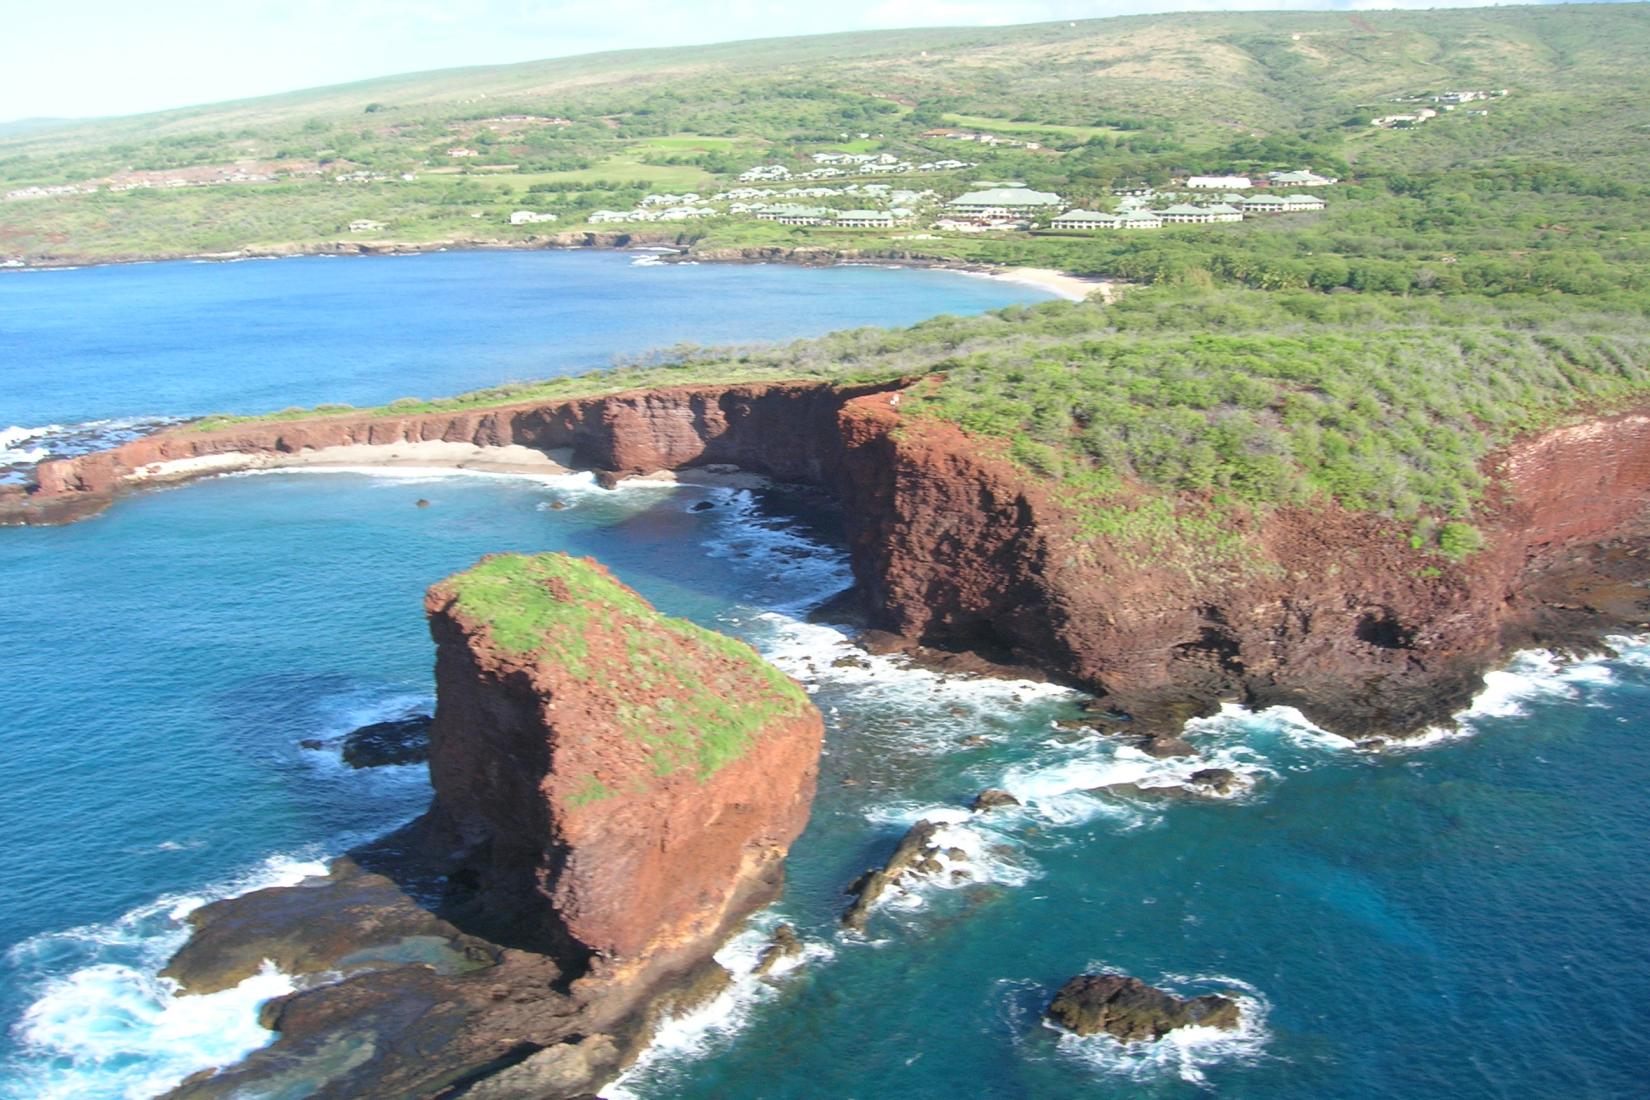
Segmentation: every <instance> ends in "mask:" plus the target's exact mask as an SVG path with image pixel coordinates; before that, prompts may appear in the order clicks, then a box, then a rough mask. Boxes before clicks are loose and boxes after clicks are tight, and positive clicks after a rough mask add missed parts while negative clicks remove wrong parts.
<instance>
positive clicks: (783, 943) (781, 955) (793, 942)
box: [752, 924, 802, 978]
mask: <svg viewBox="0 0 1650 1100" xmlns="http://www.w3.org/2000/svg"><path fill="white" fill-rule="evenodd" d="M801 957H802V940H801V939H800V938H798V937H797V934H796V929H794V928H792V927H791V926H790V925H788V924H781V925H780V926H779V927H777V928H775V929H774V930H773V935H772V936H771V937H769V939H768V946H766V947H764V948H763V949H762V954H760V955H758V956H757V959H756V969H755V970H754V971H753V972H752V973H754V974H755V975H756V976H757V977H759V978H761V977H766V976H767V975H768V974H771V973H772V972H773V969H774V967H776V966H778V965H779V964H780V963H782V962H784V961H785V960H786V959H796V958H801Z"/></svg>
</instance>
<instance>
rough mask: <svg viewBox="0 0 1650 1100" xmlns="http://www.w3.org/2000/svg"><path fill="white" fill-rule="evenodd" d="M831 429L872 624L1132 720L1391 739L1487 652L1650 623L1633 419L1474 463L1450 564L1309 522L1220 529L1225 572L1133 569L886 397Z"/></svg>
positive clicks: (1155, 561) (1377, 533)
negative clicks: (1272, 725)
mask: <svg viewBox="0 0 1650 1100" xmlns="http://www.w3.org/2000/svg"><path fill="white" fill-rule="evenodd" d="M842 432H843V437H844V445H845V448H846V458H845V462H844V467H843V469H844V479H845V482H846V484H845V489H844V494H843V495H844V498H845V499H846V500H848V501H850V502H851V504H850V507H851V508H852V509H853V515H854V517H855V519H856V521H857V522H856V523H855V525H854V528H853V536H852V537H853V551H854V556H855V565H856V573H857V574H858V576H859V577H860V578H861V580H862V583H863V584H864V585H865V586H866V589H867V595H868V597H869V600H870V603H871V605H872V607H873V608H875V609H876V611H877V612H878V613H879V614H880V615H881V616H882V619H883V625H885V626H886V627H887V628H888V629H889V630H892V631H894V632H896V633H898V634H899V635H901V636H903V637H905V638H907V639H910V640H913V641H918V640H920V641H926V642H930V643H938V644H942V645H956V646H964V647H983V648H986V649H988V650H994V651H996V652H999V653H1003V654H1007V655H1010V656H1011V657H1012V658H1014V659H1016V660H1020V661H1026V662H1030V663H1035V664H1039V665H1041V666H1043V667H1045V668H1049V669H1053V670H1056V671H1058V672H1059V673H1061V674H1063V675H1065V676H1067V677H1069V678H1070V679H1072V680H1073V681H1075V682H1077V683H1079V684H1081V685H1083V686H1085V687H1087V688H1089V689H1090V690H1092V691H1094V692H1096V693H1097V694H1099V695H1101V696H1102V697H1104V700H1105V702H1107V703H1109V704H1110V705H1111V706H1113V707H1115V708H1116V709H1118V710H1122V711H1124V712H1129V713H1133V714H1135V715H1136V716H1137V717H1140V718H1145V719H1147V720H1149V721H1157V722H1162V723H1168V724H1174V725H1177V724H1178V723H1179V722H1180V721H1182V720H1183V719H1184V718H1185V717H1187V716H1188V715H1189V714H1190V713H1195V712H1197V711H1206V710H1209V709H1211V708H1213V707H1214V706H1215V705H1217V704H1218V703H1219V702H1220V701H1223V700H1230V701H1241V702H1244V703H1248V704H1250V705H1255V706H1268V705H1289V706H1295V707H1299V708H1300V709H1302V710H1303V711H1305V713H1306V714H1307V715H1308V716H1309V717H1312V718H1313V719H1315V720H1316V721H1318V722H1319V723H1320V724H1322V725H1324V726H1326V727H1327V728H1329V729H1332V730H1335V731H1336V732H1339V733H1343V734H1346V735H1349V736H1361V735H1395V734H1402V733H1406V732H1410V731H1412V730H1414V729H1415V728H1417V727H1419V726H1422V725H1424V724H1427V723H1430V722H1434V721H1437V720H1439V719H1442V718H1444V717H1445V716H1447V715H1448V714H1449V713H1450V712H1452V711H1453V710H1455V709H1458V708H1459V707H1460V706H1462V705H1463V704H1465V703H1466V702H1467V700H1468V699H1469V698H1470V697H1471V695H1472V694H1473V693H1474V691H1475V690H1476V689H1477V688H1478V686H1479V685H1480V683H1481V676H1482V674H1483V672H1484V671H1485V670H1486V669H1487V668H1488V667H1489V666H1490V665H1491V664H1492V663H1494V662H1495V661H1496V660H1498V659H1499V658H1501V657H1502V656H1503V655H1504V654H1505V653H1506V651H1507V650H1508V649H1509V648H1510V647H1514V646H1519V645H1527V644H1532V643H1536V644H1552V643H1556V644H1565V645H1567V644H1576V643H1581V642H1583V641H1585V640H1587V639H1590V638H1591V639H1596V638H1597V636H1598V634H1599V633H1600V631H1601V629H1603V628H1608V627H1610V626H1612V625H1616V624H1626V625H1633V626H1636V625H1639V624H1640V623H1641V622H1644V621H1650V604H1647V603H1646V602H1645V600H1644V595H1645V593H1644V590H1643V589H1642V588H1635V587H1634V586H1633V584H1632V582H1633V581H1634V580H1635V579H1643V578H1644V577H1645V576H1646V575H1650V570H1646V569H1644V568H1643V567H1642V566H1641V565H1639V563H1638V559H1637V557H1636V549H1637V548H1641V547H1642V546H1643V545H1644V542H1645V540H1646V538H1647V537H1650V524H1647V522H1646V521H1647V514H1646V504H1647V502H1650V416H1646V415H1643V414H1640V413H1627V414H1621V415H1617V416H1611V417H1605V418H1598V419H1595V420H1591V421H1588V422H1586V423H1584V424H1580V425H1576V426H1572V427H1566V428H1561V429H1557V430H1554V431H1551V432H1547V433H1544V434H1542V435H1539V436H1535V437H1532V438H1529V439H1526V440H1524V441H1522V442H1520V443H1519V444H1517V445H1515V446H1513V447H1510V448H1508V449H1507V450H1506V451H1504V452H1503V453H1501V454H1499V455H1497V456H1495V458H1494V459H1493V461H1492V462H1490V463H1489V464H1487V465H1488V469H1487V472H1488V474H1489V476H1490V482H1491V484H1492V486H1493V489H1492V494H1491V502H1492V503H1491V506H1490V507H1489V508H1488V509H1487V515H1486V517H1485V520H1484V527H1485V529H1486V533H1487V536H1488V544H1487V546H1486V548H1485V549H1484V550H1483V551H1481V552H1480V553H1478V554H1475V555H1473V556H1472V557H1471V558H1470V559H1468V560H1467V561H1466V562H1464V563H1450V562H1446V561H1443V560H1442V559H1440V558H1438V557H1436V556H1432V555H1427V554H1423V553H1420V552H1418V551H1414V550H1411V549H1409V548H1408V546H1407V544H1406V540H1405V538H1404V532H1402V531H1400V530H1397V529H1394V528H1392V527H1391V526H1390V525H1389V524H1388V523H1387V522H1386V521H1384V520H1382V519H1381V518H1380V517H1375V516H1369V515H1364V514H1358V513H1352V512H1347V511H1345V510H1342V509H1339V508H1335V507H1332V506H1322V507H1315V508H1312V509H1281V510H1278V511H1275V512H1271V513H1268V514H1265V515H1263V516H1258V517H1251V518H1250V519H1248V520H1247V521H1243V520H1240V521H1239V522H1240V523H1246V525H1247V529H1246V530H1245V531H1244V534H1245V535H1246V536H1247V537H1248V545H1249V546H1250V547H1251V548H1252V550H1253V552H1252V554H1251V555H1249V556H1246V557H1244V558H1242V559H1238V560H1226V561H1211V562H1207V563H1199V562H1196V561H1195V560H1191V559H1189V558H1188V557H1186V556H1183V555H1179V554H1176V553H1174V552H1172V550H1171V551H1170V552H1165V553H1155V552H1150V551H1142V550H1140V549H1138V548H1131V547H1129V546H1127V545H1120V544H1118V543H1117V542H1115V541H1110V540H1107V539H1104V538H1094V537H1091V536H1088V535H1086V534H1084V532H1083V530H1082V526H1081V523H1080V522H1079V517H1078V516H1076V515H1075V514H1073V512H1072V511H1071V510H1070V509H1069V508H1068V507H1066V506H1064V505H1062V504H1061V503H1060V502H1059V501H1057V500H1056V499H1054V497H1053V494H1052V493H1051V491H1050V487H1049V486H1047V485H1046V484H1045V483H1042V482H1040V481H1039V480H1038V479H1036V478H1033V477H1030V476H1028V475H1026V474H1025V473H1024V472H1023V471H1021V470H1020V469H1019V468H1017V467H1015V466H1014V465H1013V464H1011V463H1009V462H1008V461H1006V460H1005V459H1003V458H1002V457H1000V453H999V452H998V451H997V450H996V449H994V448H992V447H990V446H988V445H982V444H981V443H980V441H977V440H973V439H970V438H969V437H967V436H966V435H965V434H964V433H962V432H961V431H959V430H958V429H956V428H955V427H954V426H951V425H948V424H944V423H939V422H934V421H925V420H912V419H910V418H907V417H902V416H901V415H900V413H899V411H898V399H897V395H894V394H875V395H865V396H861V397H859V398H856V399H854V400H852V401H850V402H848V403H847V405H845V407H844V410H843V415H842ZM1605 574H1608V576H1607V577H1604V575H1605ZM1601 577H1604V580H1605V581H1606V582H1607V583H1602V584H1601V583H1600V578H1601ZM1578 584H1579V585H1581V586H1582V588H1583V589H1584V591H1582V592H1581V594H1580V595H1578V594H1577V593H1578V589H1577V585H1578ZM1543 591H1545V592H1546V595H1545V596H1543V595H1542V592H1543Z"/></svg>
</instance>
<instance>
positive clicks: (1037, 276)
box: [965, 267, 1118, 303]
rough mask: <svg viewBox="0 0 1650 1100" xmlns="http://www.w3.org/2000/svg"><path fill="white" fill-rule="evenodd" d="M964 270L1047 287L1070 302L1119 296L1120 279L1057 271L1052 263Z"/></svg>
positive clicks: (1102, 299)
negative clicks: (976, 270)
mask: <svg viewBox="0 0 1650 1100" xmlns="http://www.w3.org/2000/svg"><path fill="white" fill-rule="evenodd" d="M965 273H966V274H971V275H972V274H977V275H979V276H981V277H982V278H986V279H996V280H998V281H999V282H1005V283H1018V284H1019V285H1021V286H1034V287H1036V288H1037V289H1039V290H1046V291H1048V292H1049V293H1050V294H1058V295H1059V296H1060V297H1062V298H1064V299H1066V300H1067V301H1070V302H1082V301H1086V300H1088V298H1090V297H1091V296H1096V295H1098V297H1099V298H1100V300H1101V301H1102V302H1108V303H1109V302H1112V301H1114V300H1115V299H1116V298H1117V290H1118V283H1117V282H1116V281H1115V280H1112V279H1096V278H1090V277H1089V276H1085V275H1070V274H1067V273H1066V272H1064V271H1056V270H1055V269H1054V268H1051V267H1005V268H997V269H990V270H984V271H978V272H973V271H970V272H965Z"/></svg>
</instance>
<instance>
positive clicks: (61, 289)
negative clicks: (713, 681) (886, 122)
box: [0, 252, 1048, 468]
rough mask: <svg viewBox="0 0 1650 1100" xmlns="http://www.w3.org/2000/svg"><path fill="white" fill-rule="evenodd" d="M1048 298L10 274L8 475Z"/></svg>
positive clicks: (772, 275)
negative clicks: (637, 362)
mask: <svg viewBox="0 0 1650 1100" xmlns="http://www.w3.org/2000/svg"><path fill="white" fill-rule="evenodd" d="M1047 297H1048V295H1047V294H1044V293H1043V292H1041V291H1038V290H1034V289H1031V288H1027V287H1022V286H1016V285H1013V284H1010V283H1004V282H1001V281H991V280H985V279H978V278H968V277H965V276H961V275H958V274H956V273H954V272H946V271H922V270H896V269H891V268H885V267H873V266H843V267H830V268H800V267H794V266H781V265H734V264H720V265H718V264H705V265H700V264H687V265H681V264H664V263H658V262H657V261H656V260H653V259H651V258H648V257H639V256H637V255H634V254H625V253H613V252H607V253H602V252H446V253H431V254H422V255H414V256H383V257H372V258H361V257H349V258H338V257H324V256H307V257H300V258H295V259H285V260H248V261H243V262H239V263H232V264H224V263H205V262H202V263H164V264H144V265H138V266H131V267H93V268H82V269H78V270H67V271H50V270H48V271H22V272H0V363H3V364H4V365H5V368H4V369H5V394H4V396H3V398H0V468H3V467H5V466H6V464H7V463H8V462H9V461H21V460H22V459H24V458H26V457H30V456H36V457H37V456H38V453H39V452H41V451H42V450H43V449H48V448H49V449H52V450H54V451H57V452H60V453H73V452H76V451H78V450H84V449H89V448H90V447H91V446H98V445H103V444H105V443H107V442H108V441H110V440H119V439H124V438H129V437H130V434H131V432H132V430H133V429H134V428H141V427H143V426H144V425H146V424H148V423H149V422H150V419H151V418H154V417H179V416H199V415H203V414H206V413H213V412H230V413H253V412H269V411H272V410H275V409H282V408H288V407H291V406H304V407H310V406H314V405H317V404H321V403H323V402H330V403H336V404H347V405H358V406H364V405H376V404H382V403H384V402H388V401H393V400H395V399H396V398H399V397H440V396H444V395H447V394H454V393H462V392H464V391H467V390H474V389H479V388H482V387H485V386H492V385H497V384H499V383H503V382H512V381H522V380H526V379H534V378H549V377H553V376H556V375H563V374H572V373H577V372H580V371H586V370H591V369H594V368H599V367H606V366H610V365H611V364H612V363H613V361H614V360H615V358H618V357H629V356H635V355H637V354H639V353H644V352H648V351H651V350H654V349H659V348H665V347H669V346H670V345H672V344H676V343H679V342H692V343H699V344H730V343H737V344H745V343H761V342H768V341H775V340H791V339H795V338H797V337H802V336H816V335H820V334H823V333H826V332H832V331H835V330H837V329H844V328H855V327H859V326H862V325H904V324H911V323H913V322H915V321H919V320H922V319H923V318H926V317H931V316H934V315H935V314H939V313H978V312H980V311H982V310H986V309H994V308H997V307H999V306H1004V305H1009V304H1012V303H1017V302H1035V301H1042V300H1044V299H1046V298H1047Z"/></svg>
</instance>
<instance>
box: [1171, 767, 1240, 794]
mask: <svg viewBox="0 0 1650 1100" xmlns="http://www.w3.org/2000/svg"><path fill="white" fill-rule="evenodd" d="M1186 782H1187V783H1189V784H1190V785H1191V787H1192V788H1193V789H1194V790H1197V791H1202V792H1206V793H1208V794H1212V795H1216V796H1218V797H1220V798H1230V797H1231V796H1232V795H1235V794H1238V793H1240V792H1242V791H1244V790H1247V789H1248V787H1249V781H1248V780H1246V779H1245V778H1244V777H1243V776H1241V775H1239V774H1238V773H1237V772H1235V771H1233V770H1232V769H1230V768H1199V769H1198V770H1197V771H1195V772H1193V773H1192V774H1191V775H1190V776H1189V777H1187V780H1186Z"/></svg>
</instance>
